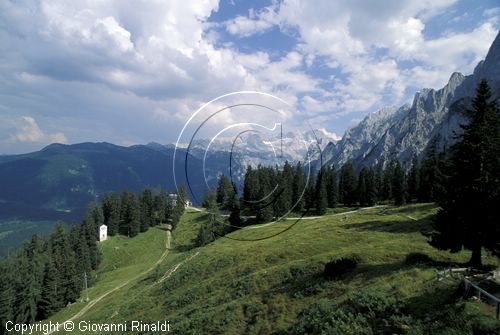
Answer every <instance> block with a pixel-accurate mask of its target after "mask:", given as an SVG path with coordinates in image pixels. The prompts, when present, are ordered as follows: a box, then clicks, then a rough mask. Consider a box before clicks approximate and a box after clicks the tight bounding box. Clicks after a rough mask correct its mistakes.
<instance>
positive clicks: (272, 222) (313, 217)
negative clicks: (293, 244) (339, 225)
mask: <svg viewBox="0 0 500 335" xmlns="http://www.w3.org/2000/svg"><path fill="white" fill-rule="evenodd" d="M380 207H387V206H386V205H377V206H371V207H362V208H358V209H355V210H353V211H349V212H341V213H336V214H331V215H323V216H304V217H292V218H284V219H283V220H282V221H285V220H299V219H300V220H316V219H321V218H324V217H328V216H339V215H347V214H354V213H358V212H361V211H365V210H368V209H374V208H380ZM277 222H280V221H271V222H268V223H264V224H260V225H251V226H246V227H243V228H242V229H259V228H263V227H266V226H269V225H271V224H274V223H277Z"/></svg>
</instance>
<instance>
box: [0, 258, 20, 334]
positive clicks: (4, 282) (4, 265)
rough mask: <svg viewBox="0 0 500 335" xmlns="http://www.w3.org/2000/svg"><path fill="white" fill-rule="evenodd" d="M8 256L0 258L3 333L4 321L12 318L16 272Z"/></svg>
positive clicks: (0, 308)
mask: <svg viewBox="0 0 500 335" xmlns="http://www.w3.org/2000/svg"><path fill="white" fill-rule="evenodd" d="M12 258H13V257H10V258H8V259H6V260H0V273H2V275H1V276H0V333H1V334H5V333H6V329H5V322H7V321H9V320H10V321H12V320H14V302H15V296H16V292H15V288H14V280H13V277H14V274H15V273H17V272H16V270H17V269H15V267H14V264H13V262H12Z"/></svg>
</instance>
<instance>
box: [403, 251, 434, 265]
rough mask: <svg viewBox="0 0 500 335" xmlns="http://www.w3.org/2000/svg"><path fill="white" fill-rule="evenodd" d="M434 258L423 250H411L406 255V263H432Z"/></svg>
mask: <svg viewBox="0 0 500 335" xmlns="http://www.w3.org/2000/svg"><path fill="white" fill-rule="evenodd" d="M432 263H434V260H433V259H432V258H430V257H429V256H428V255H426V254H424V253H422V252H410V253H409V254H408V255H406V257H405V264H406V265H431V264H432Z"/></svg>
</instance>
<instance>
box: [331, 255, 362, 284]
mask: <svg viewBox="0 0 500 335" xmlns="http://www.w3.org/2000/svg"><path fill="white" fill-rule="evenodd" d="M358 262H359V259H358V257H355V256H351V257H342V258H340V259H335V260H332V261H331V262H328V263H326V264H325V270H324V272H323V275H324V277H325V278H326V279H329V280H332V279H337V278H340V277H342V276H343V275H344V274H346V273H348V272H350V271H352V270H354V269H355V268H356V266H357V265H358Z"/></svg>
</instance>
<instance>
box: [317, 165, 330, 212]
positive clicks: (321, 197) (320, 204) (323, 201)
mask: <svg viewBox="0 0 500 335" xmlns="http://www.w3.org/2000/svg"><path fill="white" fill-rule="evenodd" d="M326 182H327V181H326V176H325V174H324V172H323V171H322V170H320V171H319V172H318V176H317V178H316V192H315V193H316V201H315V207H316V213H318V215H324V214H325V213H326V208H327V207H328V194H327V190H326Z"/></svg>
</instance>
